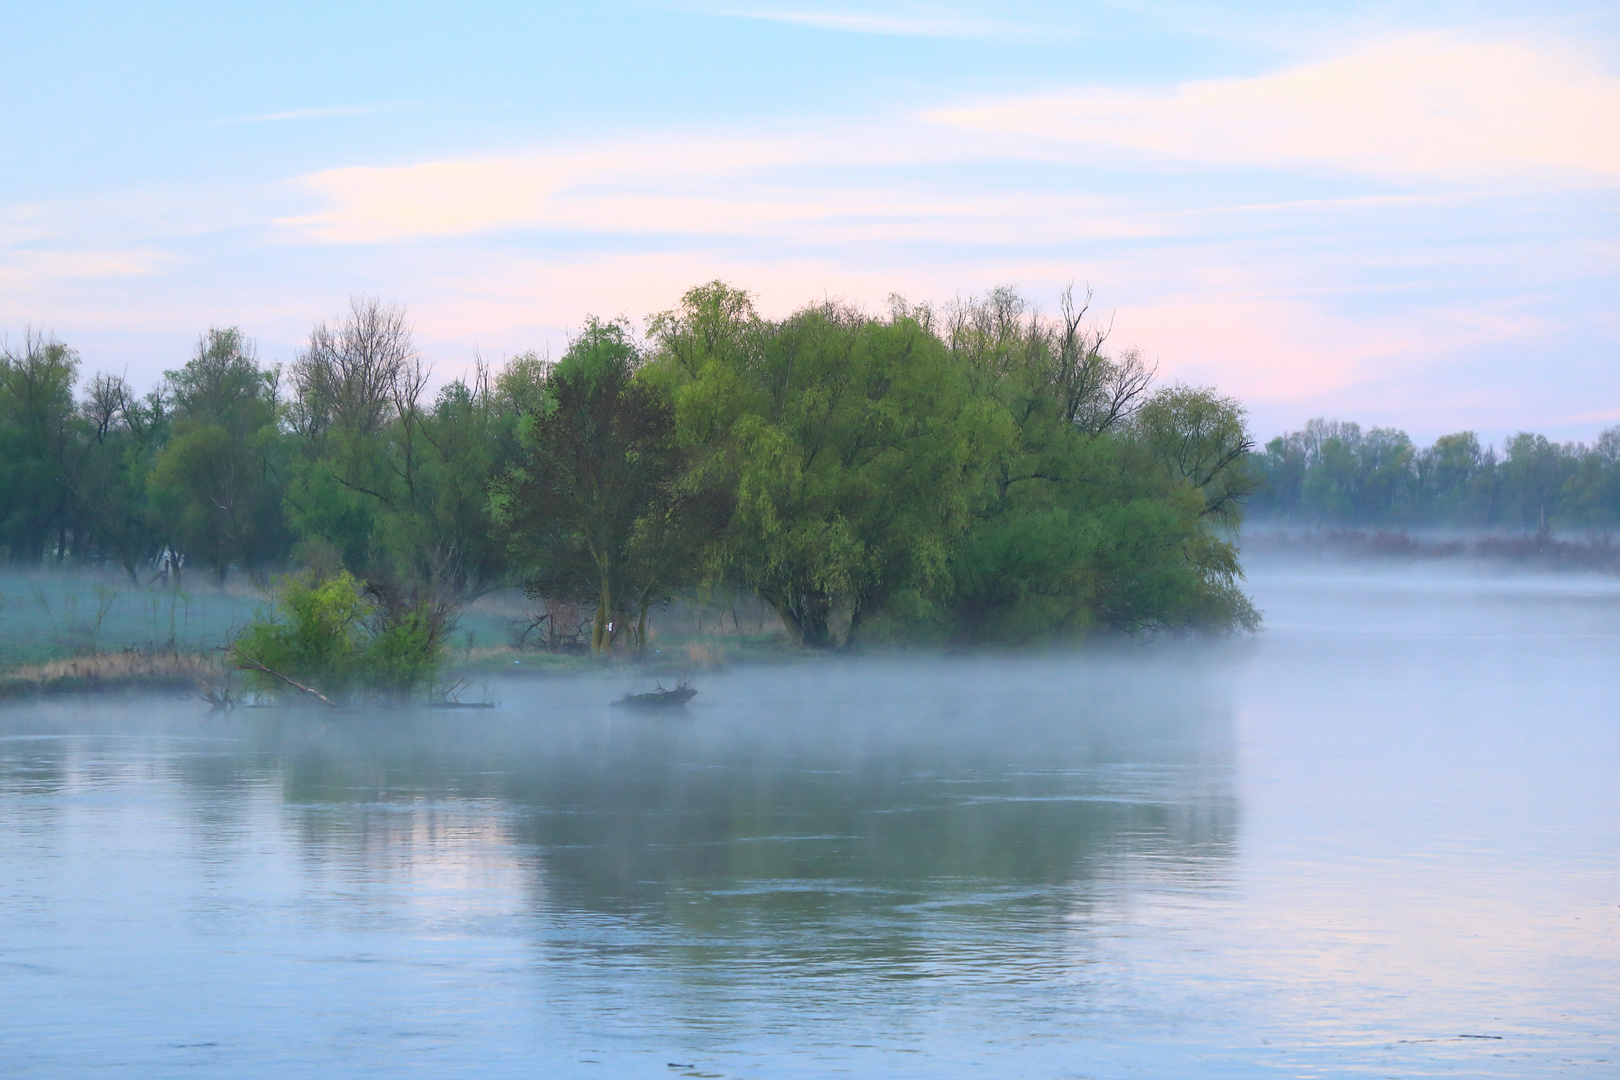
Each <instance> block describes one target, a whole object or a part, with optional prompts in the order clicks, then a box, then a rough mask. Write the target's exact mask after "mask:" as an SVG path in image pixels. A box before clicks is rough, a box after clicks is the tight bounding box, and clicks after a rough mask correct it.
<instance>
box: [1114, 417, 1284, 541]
mask: <svg viewBox="0 0 1620 1080" xmlns="http://www.w3.org/2000/svg"><path fill="white" fill-rule="evenodd" d="M1243 417H1244V409H1243V406H1242V405H1241V404H1239V403H1238V402H1237V400H1236V399H1234V398H1229V397H1221V396H1220V395H1219V394H1217V393H1216V392H1215V391H1214V390H1213V389H1211V388H1209V387H1189V386H1167V387H1165V388H1164V389H1162V390H1159V391H1157V392H1156V393H1154V394H1153V395H1152V396H1151V397H1149V398H1148V399H1147V400H1146V401H1145V402H1143V404H1142V406H1141V408H1140V409H1138V410H1137V411H1136V415H1135V418H1134V425H1135V429H1136V432H1137V434H1138V436H1139V437H1140V438H1141V439H1142V440H1143V442H1144V443H1145V444H1146V445H1147V447H1148V450H1149V452H1151V453H1152V454H1153V456H1154V457H1155V458H1156V459H1158V461H1159V463H1160V464H1161V465H1163V466H1164V468H1165V469H1166V470H1167V471H1168V472H1169V473H1170V475H1171V476H1172V477H1173V478H1174V479H1176V480H1181V481H1185V482H1186V483H1188V484H1189V485H1191V486H1192V487H1193V488H1194V489H1196V490H1197V491H1198V492H1199V494H1200V495H1202V496H1203V508H1202V509H1201V510H1200V511H1199V513H1200V514H1202V515H1208V516H1210V517H1213V518H1214V519H1215V520H1217V521H1219V522H1221V523H1222V524H1223V525H1228V526H1234V527H1235V526H1236V525H1237V524H1238V523H1239V522H1241V521H1242V520H1243V504H1244V502H1245V501H1246V500H1247V499H1248V497H1249V495H1250V494H1251V493H1252V492H1253V491H1254V489H1255V487H1256V485H1257V483H1258V478H1257V477H1256V476H1255V475H1254V473H1253V472H1252V471H1251V470H1250V469H1249V468H1248V463H1247V458H1248V455H1249V452H1250V451H1252V450H1253V449H1254V440H1253V439H1251V438H1250V437H1249V431H1248V428H1247V426H1246V425H1245V424H1244V419H1243Z"/></svg>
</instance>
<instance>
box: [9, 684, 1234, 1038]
mask: <svg viewBox="0 0 1620 1080" xmlns="http://www.w3.org/2000/svg"><path fill="white" fill-rule="evenodd" d="M947 691H948V692H946V693H945V694H944V695H943V696H936V698H934V699H932V700H930V701H928V702H923V703H920V704H917V705H916V706H915V707H898V706H896V705H895V704H894V702H893V700H892V699H891V700H889V702H888V703H887V704H882V703H879V704H874V705H872V706H871V707H870V708H867V709H865V710H864V711H863V710H862V709H861V708H859V707H854V706H848V705H847V703H844V704H840V703H837V702H834V703H831V704H827V703H824V702H820V701H814V700H811V701H809V703H803V702H801V705H800V706H798V707H794V706H792V705H791V704H774V703H771V702H767V705H766V707H760V706H759V705H758V704H757V703H756V704H755V705H748V704H747V703H746V702H738V701H736V700H733V702H732V703H731V704H725V705H722V704H721V703H720V702H719V701H716V702H715V703H713V704H711V705H710V706H709V707H708V709H707V710H706V711H698V710H694V713H693V715H692V717H691V719H689V720H687V721H676V722H670V721H666V720H663V719H657V720H651V721H649V720H646V719H631V718H627V717H623V716H619V715H615V714H613V713H611V712H610V711H609V710H607V709H605V708H601V707H594V706H593V707H581V708H576V709H564V710H559V711H558V712H556V713H555V714H554V715H553V718H552V719H550V720H546V719H539V718H537V717H536V715H535V713H534V712H530V711H529V710H526V709H523V708H509V709H504V710H502V711H501V712H500V713H496V714H482V715H479V716H477V717H471V718H468V717H457V716H452V715H446V714H431V713H415V714H410V713H404V714H401V713H394V714H375V715H373V714H358V715H347V716H343V717H340V718H332V717H328V716H326V715H324V714H319V713H315V712H296V711H270V710H266V711H263V712H259V711H255V710H238V711H237V713H235V714H234V715H233V716H232V717H231V718H229V720H226V721H221V720H218V719H214V720H205V719H203V718H202V710H201V709H199V710H198V717H197V718H196V719H193V720H184V719H183V718H182V719H170V718H169V715H170V714H168V713H167V712H165V719H163V720H162V721H160V722H159V721H153V726H154V727H155V726H157V724H159V723H161V724H162V725H163V726H164V728H165V729H166V731H165V732H164V733H161V734H158V735H157V737H156V738H155V739H153V740H151V741H148V742H147V743H146V744H145V745H144V747H143V749H142V751H141V753H140V754H139V755H138V756H139V757H140V758H141V761H142V762H143V763H142V764H140V765H138V766H136V767H133V769H132V768H131V766H130V765H129V764H128V763H127V760H126V761H125V764H123V765H117V764H114V763H115V762H118V761H120V760H124V759H125V754H126V751H124V750H119V749H117V748H116V747H115V746H113V745H111V744H110V743H109V745H108V746H105V747H102V748H101V749H100V750H98V751H96V752H95V753H94V754H91V755H90V757H92V758H94V759H95V761H96V763H95V764H94V765H93V766H92V765H87V764H86V763H85V760H87V759H83V755H84V752H85V751H86V749H87V747H86V745H85V744H84V743H82V742H80V743H77V744H75V745H78V746H79V751H77V753H79V754H80V756H81V760H80V761H79V762H77V763H75V762H74V761H71V760H69V761H65V762H64V761H60V760H56V759H57V758H58V756H59V755H61V754H62V753H65V752H66V751H64V750H62V749H60V747H63V746H66V745H67V744H66V743H61V744H53V743H50V742H49V741H47V742H42V743H37V744H35V746H36V747H41V748H42V747H45V746H47V745H54V746H57V747H58V749H52V750H48V751H47V750H43V749H41V750H37V751H34V752H31V755H30V760H29V762H28V763H23V762H22V761H21V760H20V759H19V758H18V757H16V756H12V757H9V758H8V757H7V755H6V754H5V753H0V783H3V784H4V786H5V788H6V789H7V790H8V791H12V792H14V791H16V790H18V789H20V788H22V787H26V786H29V785H39V784H44V785H46V786H49V785H52V784H61V783H63V782H64V781H63V780H62V777H63V776H64V775H66V776H72V775H83V774H84V773H85V770H86V769H87V768H94V769H110V770H112V773H117V772H118V771H119V770H120V769H122V770H123V771H124V772H125V773H126V774H127V775H125V776H124V778H123V780H122V781H118V780H115V779H113V776H112V774H111V773H110V774H109V776H108V777H107V778H108V779H112V780H113V782H118V783H128V784H136V783H146V782H149V781H151V780H158V781H160V782H161V783H162V784H163V785H164V787H165V788H166V789H167V790H168V791H169V792H170V794H171V795H172V796H177V797H178V800H179V802H178V804H177V805H178V807H179V809H180V811H181V814H182V819H183V820H184V822H185V824H184V825H183V826H182V829H183V835H185V836H187V837H189V840H188V841H187V843H188V845H189V846H190V849H191V850H192V852H193V853H194V854H195V855H196V856H197V857H198V858H199V859H200V860H203V861H205V862H209V863H210V865H211V866H212V865H214V864H216V863H217V864H218V865H219V866H220V867H225V866H228V865H231V864H233V863H239V862H240V861H241V860H244V859H259V858H264V857H265V856H264V855H256V854H253V853H254V852H272V851H284V852H285V854H286V855H290V856H292V857H293V858H295V859H296V860H297V862H298V863H299V864H300V865H301V867H302V870H301V872H300V874H299V877H298V881H299V885H298V886H297V891H298V894H299V895H300V896H301V897H303V900H302V901H300V903H301V904H302V905H303V906H302V907H301V908H300V910H301V911H302V912H303V915H302V917H303V918H305V919H314V920H321V921H325V920H329V919H335V920H337V921H338V922H340V923H341V924H343V925H348V926H352V927H353V928H355V929H357V930H364V931H366V932H374V931H377V930H380V929H383V928H385V927H393V928H394V929H395V930H396V931H401V932H406V933H410V934H420V933H428V934H430V935H435V934H438V933H440V932H441V931H442V932H444V933H448V934H452V935H461V934H467V933H475V934H476V933H485V932H487V928H489V927H493V926H495V925H504V924H495V923H489V922H487V921H486V920H488V919H490V918H496V919H507V918H518V919H520V920H522V922H521V925H522V926H523V927H524V929H522V930H518V931H516V932H517V933H519V934H520V935H521V936H524V937H530V938H532V940H534V941H535V943H536V944H538V945H541V946H542V947H543V948H544V949H545V954H546V955H547V956H548V957H550V958H551V959H552V961H553V962H559V961H561V962H567V963H570V964H575V963H577V964H579V965H583V967H581V968H578V969H574V968H569V969H568V970H577V971H579V972H580V973H581V974H584V973H585V972H586V969H595V968H596V967H599V966H603V965H605V966H607V967H608V968H612V969H618V968H619V967H621V966H623V965H628V966H630V967H636V966H641V965H653V966H661V967H667V968H668V969H669V970H670V971H671V973H674V974H677V975H678V983H679V985H680V986H682V987H685V988H686V989H685V990H682V991H679V993H688V992H691V991H692V990H693V989H694V988H696V987H698V986H700V985H707V984H708V983H709V982H711V981H713V982H714V984H715V986H716V988H720V987H722V986H729V985H730V983H729V982H728V980H733V979H734V978H735V977H737V976H736V973H737V972H739V971H742V970H744V969H746V971H748V972H749V973H751V974H750V975H748V976H747V980H748V982H749V986H748V987H747V988H743V987H733V988H732V990H723V991H722V997H725V998H727V999H728V1000H729V999H730V998H731V997H732V996H733V990H735V991H736V1000H737V1001H738V1002H742V1001H745V1000H747V1001H756V1002H757V1001H759V1000H761V999H762V996H764V997H768V996H770V995H772V994H776V993H788V992H789V991H787V990H786V989H784V988H781V987H777V988H774V989H773V988H772V986H763V985H758V984H757V983H755V981H754V980H756V978H757V977H761V976H769V975H770V973H771V972H782V973H784V974H792V975H793V976H794V977H795V980H796V982H797V984H798V985H799V986H801V987H809V986H811V985H815V984H814V983H811V982H805V981H804V980H805V979H812V978H815V979H820V978H827V979H833V980H835V981H836V980H837V979H839V978H842V977H844V975H853V974H857V973H858V974H859V975H860V978H863V979H864V978H866V977H868V976H871V975H877V976H879V977H881V978H884V979H891V978H912V977H918V976H923V975H929V974H948V975H950V976H951V977H953V978H962V977H968V978H972V977H976V976H974V975H973V974H972V973H973V972H976V971H983V972H987V973H993V975H992V977H995V978H1004V977H1007V974H1006V973H1008V972H1012V973H1022V974H1018V975H1017V977H1043V976H1038V975H1036V973H1037V972H1038V971H1044V972H1046V976H1044V977H1052V978H1057V979H1059V980H1063V979H1067V978H1069V975H1068V974H1067V972H1069V971H1070V970H1072V967H1071V965H1072V964H1073V962H1074V959H1075V954H1074V950H1075V949H1076V948H1077V947H1078V948H1080V949H1081V950H1082V952H1089V951H1090V949H1091V947H1090V946H1087V945H1085V944H1084V942H1085V939H1086V934H1085V932H1084V931H1085V928H1086V927H1087V926H1092V925H1101V924H1105V923H1107V922H1109V920H1110V919H1112V918H1114V917H1115V916H1116V915H1118V914H1120V913H1121V912H1126V911H1128V909H1129V908H1130V907H1131V906H1132V904H1133V903H1134V902H1135V900H1134V898H1137V897H1141V896H1143V895H1145V894H1147V893H1151V892H1154V891H1157V890H1170V891H1175V892H1180V893H1188V892H1190V893H1199V892H1205V891H1208V890H1210V889H1218V888H1220V887H1221V886H1222V884H1223V882H1224V881H1225V880H1226V876H1227V874H1228V870H1227V864H1228V863H1229V861H1230V858H1231V856H1232V853H1233V850H1234V847H1235V844H1236V837H1237V815H1238V806H1237V803H1236V798H1235V795H1234V793H1233V788H1232V762H1231V740H1230V730H1229V717H1228V716H1227V714H1226V712H1225V711H1224V709H1223V708H1222V707H1221V706H1219V705H1218V704H1217V705H1211V703H1210V700H1209V696H1208V695H1200V694H1198V693H1197V692H1196V691H1189V692H1186V693H1183V694H1179V695H1178V693H1176V692H1168V691H1167V692H1154V693H1148V692H1145V691H1140V690H1133V691H1130V692H1120V693H1115V694H1113V695H1112V696H1110V695H1109V694H1104V693H1097V694H1093V695H1091V696H1090V697H1089V698H1085V699H1084V700H1085V701H1086V704H1085V705H1084V706H1083V707H1082V706H1073V705H1070V704H1068V702H1069V701H1071V700H1078V699H1079V697H1078V696H1077V695H1075V694H1065V695H1059V696H1051V695H1049V696H1048V698H1047V699H1046V700H1045V701H1044V702H1036V703H1035V705H1033V706H1030V707H1024V706H1023V705H1020V707H1018V708H1007V709H1003V708H1000V706H999V705H997V704H996V703H997V702H998V701H999V700H1000V699H998V698H997V697H996V696H995V695H988V697H987V696H986V695H984V694H981V695H979V696H978V697H977V698H973V699H971V700H963V701H961V702H959V703H956V704H952V699H951V697H950V692H949V688H947ZM593 693H595V692H594V691H593ZM599 696H605V695H599ZM718 696H719V695H716V697H717V698H718ZM806 697H808V695H806ZM856 697H857V698H858V697H859V695H856ZM1216 697H1218V695H1216ZM1054 702H1058V704H1054ZM998 710H999V711H998ZM153 715H155V713H154V714H153ZM542 715H543V714H542ZM132 722H133V721H131V720H129V719H127V718H124V717H119V718H118V719H117V721H116V723H117V725H128V724H130V723H132ZM104 726H106V727H112V726H115V722H114V720H108V721H107V722H106V725H104ZM204 732H206V733H207V734H209V735H212V736H218V737H219V738H218V741H214V740H204V739H196V738H193V736H196V735H201V734H203V733H204ZM171 735H180V736H184V737H180V738H170V736H171ZM137 773H139V774H140V775H139V776H137V775H136V774H137ZM266 828H270V829H273V830H274V832H275V837H277V838H279V839H275V838H270V839H271V840H273V842H271V843H270V844H269V846H268V847H266V837H265V836H264V832H263V831H264V830H265V829H266ZM283 842H290V846H289V847H287V848H285V849H283V848H282V847H281V846H280V845H281V844H282V843H283ZM270 857H271V858H276V857H277V856H274V855H272V856H270ZM210 872H211V873H212V872H213V871H210ZM328 900H329V901H331V903H325V901H328ZM357 900H363V901H364V902H362V903H356V902H355V901H357ZM317 901H320V902H321V903H319V904H316V902H317ZM480 928H486V929H480ZM1077 931H1078V933H1077ZM502 932H503V933H505V932H509V931H502ZM569 958H572V959H569ZM728 972H729V973H731V974H727V973H728ZM862 985H864V984H862ZM773 986H774V984H773ZM671 992H676V991H674V990H672V991H671ZM694 1007H695V1006H694ZM740 1007H741V1006H739V1008H740ZM728 1008H729V1006H728Z"/></svg>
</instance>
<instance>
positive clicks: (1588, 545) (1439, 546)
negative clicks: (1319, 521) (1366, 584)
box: [1239, 526, 1620, 575]
mask: <svg viewBox="0 0 1620 1080" xmlns="http://www.w3.org/2000/svg"><path fill="white" fill-rule="evenodd" d="M1239 544H1240V550H1241V552H1242V554H1243V555H1245V556H1246V555H1248V554H1250V553H1253V554H1255V555H1262V556H1276V555H1294V556H1302V557H1307V558H1314V559H1319V560H1336V561H1340V562H1346V561H1348V562H1395V561H1406V562H1454V563H1455V562H1467V563H1474V564H1477V565H1481V566H1490V567H1493V568H1496V569H1502V568H1518V569H1525V570H1540V571H1549V570H1551V571H1558V572H1565V573H1594V572H1596V573H1603V574H1615V575H1620V544H1617V543H1615V542H1614V540H1613V539H1612V538H1611V537H1609V536H1607V535H1598V536H1593V537H1588V538H1585V539H1580V540H1565V539H1560V538H1558V537H1557V536H1555V535H1553V534H1551V533H1529V534H1526V533H1517V534H1513V533H1508V534H1504V533H1474V534H1468V533H1445V532H1436V533H1432V534H1427V535H1425V534H1423V533H1412V532H1408V531H1407V530H1405V529H1402V528H1389V529H1354V528H1320V527H1301V528H1299V529H1297V530H1295V529H1290V528H1288V527H1286V526H1271V527H1263V526H1262V527H1255V528H1253V529H1252V530H1251V529H1245V530H1244V531H1243V533H1242V534H1241V536H1240V538H1239Z"/></svg>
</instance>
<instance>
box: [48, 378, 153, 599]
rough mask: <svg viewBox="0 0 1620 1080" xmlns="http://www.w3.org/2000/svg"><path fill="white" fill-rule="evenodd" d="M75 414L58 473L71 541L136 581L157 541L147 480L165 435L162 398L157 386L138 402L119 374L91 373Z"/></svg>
mask: <svg viewBox="0 0 1620 1080" xmlns="http://www.w3.org/2000/svg"><path fill="white" fill-rule="evenodd" d="M79 419H80V422H81V426H82V428H83V431H82V436H81V438H80V439H79V440H78V445H77V447H76V449H75V451H74V453H73V454H72V455H70V457H69V460H68V463H67V467H66V469H65V470H64V475H63V481H64V483H66V484H67V487H68V489H69V490H70V491H71V492H72V494H73V500H74V520H75V533H76V535H77V540H76V546H77V547H78V548H79V549H80V551H81V553H85V554H94V555H95V556H97V557H99V558H101V559H103V560H106V559H112V560H114V561H116V562H117V563H118V564H119V565H120V566H122V567H123V568H124V572H125V573H126V574H127V575H128V576H129V580H130V583H131V584H139V582H140V579H139V576H138V568H139V567H140V566H141V565H143V564H145V563H147V562H149V561H150V560H151V559H153V558H154V557H155V556H156V555H157V554H158V552H159V550H160V549H161V548H162V546H163V531H162V530H161V529H160V528H159V527H158V525H157V522H156V521H155V520H154V517H153V514H152V512H151V508H150V506H149V505H148V502H147V489H146V478H147V475H148V474H149V473H150V472H151V471H152V468H153V465H154V463H155V461H156V459H157V455H158V453H159V451H160V450H161V449H162V447H163V445H164V443H165V442H166V440H167V436H168V426H169V416H168V408H167V402H166V400H165V398H164V395H163V392H162V390H161V388H160V389H158V390H154V391H152V392H151V393H150V394H148V395H147V396H146V398H145V399H144V400H143V399H140V398H138V397H136V395H135V392H134V390H132V389H131V388H130V386H129V383H127V382H126V381H125V380H124V379H122V378H120V377H118V376H116V375H97V376H96V377H95V378H94V379H92V380H91V382H90V385H89V387H87V389H86V394H85V396H84V399H83V400H82V401H81V402H80V404H79Z"/></svg>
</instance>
